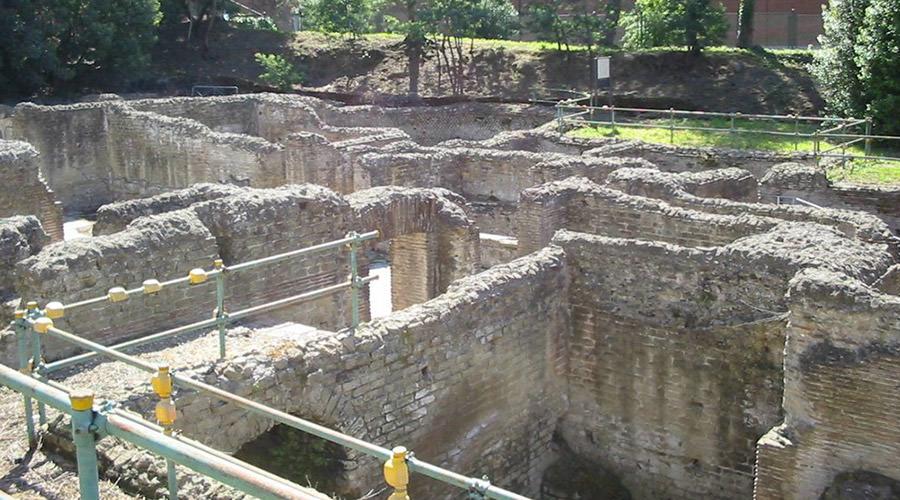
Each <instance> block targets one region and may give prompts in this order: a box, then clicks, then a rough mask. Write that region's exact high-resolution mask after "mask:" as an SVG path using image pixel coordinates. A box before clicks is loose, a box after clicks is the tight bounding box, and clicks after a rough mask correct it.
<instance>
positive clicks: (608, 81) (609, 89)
mask: <svg viewBox="0 0 900 500" xmlns="http://www.w3.org/2000/svg"><path fill="white" fill-rule="evenodd" d="M592 73H593V74H592V78H591V81H593V82H594V85H593V87H594V88H593V92H591V106H592V107H595V106H597V102H596V101H597V97H599V95H600V91H601V90H602V89H606V94H607V102H608V103H609V106H610V107H612V105H613V85H612V77H611V76H610V57H609V56H598V57H597V58H595V59H594V61H593V71H592ZM591 114H592V115H593V113H591ZM596 119H597V117H593V116H592V117H591V120H596ZM600 119H605V117H601V118H600Z"/></svg>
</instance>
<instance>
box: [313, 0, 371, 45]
mask: <svg viewBox="0 0 900 500" xmlns="http://www.w3.org/2000/svg"><path fill="white" fill-rule="evenodd" d="M303 15H304V20H305V22H306V23H307V26H309V27H310V28H311V29H315V30H318V31H324V32H326V33H341V34H350V35H351V36H353V37H354V38H357V37H359V35H361V34H363V33H365V32H367V31H369V28H370V20H371V17H372V3H371V2H370V1H369V0H306V1H305V2H303Z"/></svg>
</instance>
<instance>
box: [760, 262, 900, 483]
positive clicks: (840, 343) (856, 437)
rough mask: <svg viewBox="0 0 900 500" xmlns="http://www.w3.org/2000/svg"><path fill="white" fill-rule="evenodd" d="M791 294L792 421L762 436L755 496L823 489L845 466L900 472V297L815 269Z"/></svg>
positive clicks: (787, 393) (788, 383)
mask: <svg viewBox="0 0 900 500" xmlns="http://www.w3.org/2000/svg"><path fill="white" fill-rule="evenodd" d="M790 300H791V321H790V327H789V329H788V333H787V344H786V347H785V362H784V373H785V375H784V376H785V390H784V413H785V418H784V424H783V425H780V426H778V427H775V428H773V429H772V430H771V431H770V432H769V433H768V434H766V436H764V437H763V438H762V439H761V440H760V441H759V446H758V451H757V463H756V471H757V472H756V474H757V477H756V486H755V490H754V498H755V499H759V500H763V499H781V498H786V499H794V498H798V499H799V498H818V497H819V496H820V495H821V494H822V492H823V491H824V490H825V488H826V487H828V486H830V485H831V484H832V482H833V480H834V478H835V476H837V475H838V474H840V473H842V472H859V471H868V472H875V473H878V474H882V475H885V476H888V477H891V478H894V479H897V478H900V465H898V462H897V460H896V457H897V456H900V422H898V420H897V415H898V414H900V400H898V398H897V385H898V383H900V342H898V339H897V335H896V332H897V330H898V328H900V297H898V296H896V295H886V294H881V293H879V292H878V291H876V290H873V289H871V288H869V287H867V286H865V285H864V284H863V283H860V282H858V281H855V280H850V279H847V278H846V277H844V276H841V275H839V274H835V273H830V272H826V271H821V270H807V271H804V272H803V273H801V274H800V275H798V276H797V277H796V278H795V279H794V280H793V281H792V283H791V289H790Z"/></svg>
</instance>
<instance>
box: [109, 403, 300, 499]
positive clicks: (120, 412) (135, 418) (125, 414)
mask: <svg viewBox="0 0 900 500" xmlns="http://www.w3.org/2000/svg"><path fill="white" fill-rule="evenodd" d="M116 415H119V416H121V417H123V418H128V419H130V420H131V421H132V422H135V423H138V424H140V425H143V426H144V427H146V428H148V429H151V430H152V431H153V432H162V431H163V428H162V426H159V425H156V424H154V423H152V422H149V421H147V420H144V419H143V418H141V417H140V416H139V415H137V414H133V413H129V412H128V411H125V410H122V409H117V410H116ZM172 439H176V440H178V441H181V442H185V443H187V444H189V445H190V446H193V447H195V448H197V449H200V450H202V451H204V452H206V453H209V454H210V455H215V456H216V457H218V458H221V459H222V460H227V461H229V462H231V463H233V464H236V465H239V466H241V467H245V468H247V469H248V470H250V471H252V472H253V473H254V474H259V475H261V476H264V477H265V478H266V479H268V480H269V481H275V482H279V483H282V486H287V487H293V485H294V483H292V482H290V481H288V480H287V479H285V478H283V477H280V476H276V475H275V474H272V473H271V472H269V471H265V470H262V469H260V468H258V467H256V466H254V465H251V464H248V463H245V462H242V461H241V460H239V459H237V458H234V457H233V456H231V455H229V454H227V453H223V452H221V451H219V450H217V449H215V448H211V447H209V446H206V445H205V444H203V443H201V442H199V441H194V440H191V439H187V438H185V437H183V436H179V435H177V434H174V435H172Z"/></svg>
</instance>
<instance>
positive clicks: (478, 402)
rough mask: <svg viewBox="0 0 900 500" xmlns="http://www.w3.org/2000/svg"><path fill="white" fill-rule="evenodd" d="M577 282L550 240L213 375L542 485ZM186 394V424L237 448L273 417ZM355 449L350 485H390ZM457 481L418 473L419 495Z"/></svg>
mask: <svg viewBox="0 0 900 500" xmlns="http://www.w3.org/2000/svg"><path fill="white" fill-rule="evenodd" d="M566 281H567V273H566V272H565V265H564V263H563V259H562V254H561V252H560V251H559V250H558V249H546V250H543V251H541V252H538V253H536V254H533V255H530V256H527V257H524V258H521V259H518V260H516V261H514V262H512V263H510V264H507V265H502V266H497V267H495V268H493V269H490V270H488V271H485V272H484V273H482V274H480V275H478V276H473V277H469V278H465V279H463V280H461V281H459V282H457V283H455V284H454V285H453V286H452V287H451V288H450V289H449V290H448V291H447V293H446V294H444V295H442V296H440V297H437V298H435V299H433V300H431V301H429V302H426V303H424V304H418V305H415V306H412V307H410V308H407V309H406V310H404V311H401V312H398V313H395V314H393V315H391V316H390V317H389V318H385V319H383V320H376V321H373V322H372V323H369V324H364V325H362V326H360V328H359V329H357V330H356V332H354V333H350V332H348V331H345V332H342V333H339V334H338V335H335V334H330V333H329V334H322V335H319V336H314V337H313V338H312V339H311V340H309V339H307V340H302V339H295V340H291V339H290V338H285V340H284V342H283V343H282V344H281V345H280V346H277V347H276V348H274V349H266V350H264V351H262V352H258V353H254V354H253V355H251V356H245V357H243V358H241V359H237V360H233V361H231V362H227V363H222V364H219V365H218V366H216V367H215V368H214V369H213V370H212V372H207V373H208V375H206V378H207V380H212V381H213V382H214V383H217V384H218V385H220V386H222V387H224V388H233V389H235V390H237V389H238V388H242V390H243V392H242V394H244V395H245V396H247V397H249V398H251V399H254V400H257V401H261V402H264V403H267V404H270V405H272V406H274V407H276V408H280V409H282V410H284V411H288V412H291V413H295V414H297V415H300V416H303V417H307V418H313V419H315V420H317V421H321V422H326V423H327V424H329V425H333V426H334V427H336V428H339V429H341V430H343V431H344V432H348V433H350V434H352V435H354V436H356V437H360V438H363V439H366V440H370V441H372V442H376V443H382V444H384V445H387V446H395V445H405V446H407V447H409V448H410V449H411V450H413V451H415V453H416V456H417V457H419V458H422V459H424V460H427V461H430V462H433V463H437V464H440V465H441V466H443V467H447V468H450V469H452V470H455V471H457V472H460V473H463V474H471V475H477V476H480V475H481V474H487V475H489V476H490V477H491V479H492V481H493V482H494V483H495V484H500V485H502V486H504V487H508V488H511V489H514V490H515V491H519V492H522V493H524V494H531V495H534V494H536V493H537V491H538V488H539V484H540V474H541V473H542V471H543V468H544V467H545V466H546V465H547V463H548V461H550V460H552V453H551V452H550V440H551V434H552V432H553V429H554V422H555V421H556V419H557V418H558V416H559V414H560V412H561V405H562V399H561V395H562V393H561V391H560V388H559V387H560V386H559V384H560V382H561V379H560V378H559V375H558V374H557V371H556V368H555V367H556V364H557V357H558V356H559V355H560V353H559V352H557V348H556V346H557V342H558V339H556V337H557V336H558V335H561V332H563V331H565V330H566V329H567V328H568V314H567V312H566V311H567V309H566V307H565V306H564V301H565V293H560V291H561V290H562V291H565V290H566ZM273 360H274V361H273ZM273 368H277V369H273ZM203 370H204V371H207V368H203ZM276 385H277V390H275V387H276ZM177 399H178V405H179V410H180V412H181V417H180V418H179V421H178V422H179V424H180V425H181V426H182V428H183V430H184V432H185V433H186V434H187V435H189V436H192V437H196V438H199V439H201V440H203V441H204V442H206V443H209V444H212V445H214V446H217V447H220V448H221V449H225V450H234V449H237V448H238V447H239V446H240V445H241V444H243V443H244V442H246V441H249V440H250V439H252V438H253V437H254V436H255V435H257V434H259V433H261V432H263V431H264V430H265V429H267V428H268V427H270V426H271V425H272V424H271V422H267V421H265V420H262V419H258V418H255V417H252V416H249V415H248V414H247V413H246V412H245V411H243V410H240V409H238V408H235V407H234V406H230V405H225V406H222V405H218V404H215V403H212V402H211V401H210V400H209V399H207V398H205V397H199V396H197V395H195V394H191V393H189V392H182V393H180V394H179V395H178V398H177ZM348 458H349V461H348V463H347V470H346V471H345V474H346V478H345V480H346V483H347V487H346V491H347V492H348V493H347V495H348V496H352V494H355V493H359V492H365V491H368V490H369V489H370V488H372V487H373V486H374V485H378V484H382V481H383V480H382V479H381V475H382V472H381V464H380V463H378V462H377V461H375V460H372V459H369V458H366V457H360V456H358V454H355V453H350V454H349V456H348ZM451 491H456V492H457V493H458V490H451V489H449V488H448V487H446V486H443V485H440V484H439V483H436V482H435V481H431V480H429V479H427V478H425V477H423V476H421V475H415V476H413V479H412V482H411V493H410V494H411V495H416V496H417V497H420V498H442V497H444V496H447V495H449V494H450V492H451Z"/></svg>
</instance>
